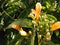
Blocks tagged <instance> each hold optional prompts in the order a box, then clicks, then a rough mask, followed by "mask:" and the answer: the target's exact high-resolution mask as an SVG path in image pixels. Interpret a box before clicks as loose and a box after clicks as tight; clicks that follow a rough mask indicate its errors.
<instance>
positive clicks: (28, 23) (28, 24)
mask: <svg viewBox="0 0 60 45" xmlns="http://www.w3.org/2000/svg"><path fill="white" fill-rule="evenodd" d="M12 24H17V25H20V26H21V27H26V28H32V22H31V20H28V19H16V20H15V21H13V22H12V23H11V24H9V25H8V27H7V29H8V28H12V27H11V26H12Z"/></svg>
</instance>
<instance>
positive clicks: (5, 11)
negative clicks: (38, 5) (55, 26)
mask: <svg viewBox="0 0 60 45" xmlns="http://www.w3.org/2000/svg"><path fill="white" fill-rule="evenodd" d="M37 2H40V3H41V5H42V9H41V14H40V18H39V21H38V22H36V19H32V17H33V16H32V15H34V14H32V15H30V13H31V9H32V8H35V5H36V3H37ZM59 14H60V0H57V1H56V0H0V45H60V43H59V42H60V30H59V29H58V30H56V31H51V30H50V24H53V23H55V22H57V21H59V20H60V15H59ZM34 17H35V16H34ZM34 17H33V18H34ZM13 24H17V25H19V26H21V28H22V29H23V31H25V32H27V34H28V35H29V36H22V35H21V34H20V30H16V29H14V28H12V25H13ZM22 29H21V30H22ZM47 33H48V34H50V35H49V36H51V38H49V39H51V40H48V39H47V37H48V36H47Z"/></svg>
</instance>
